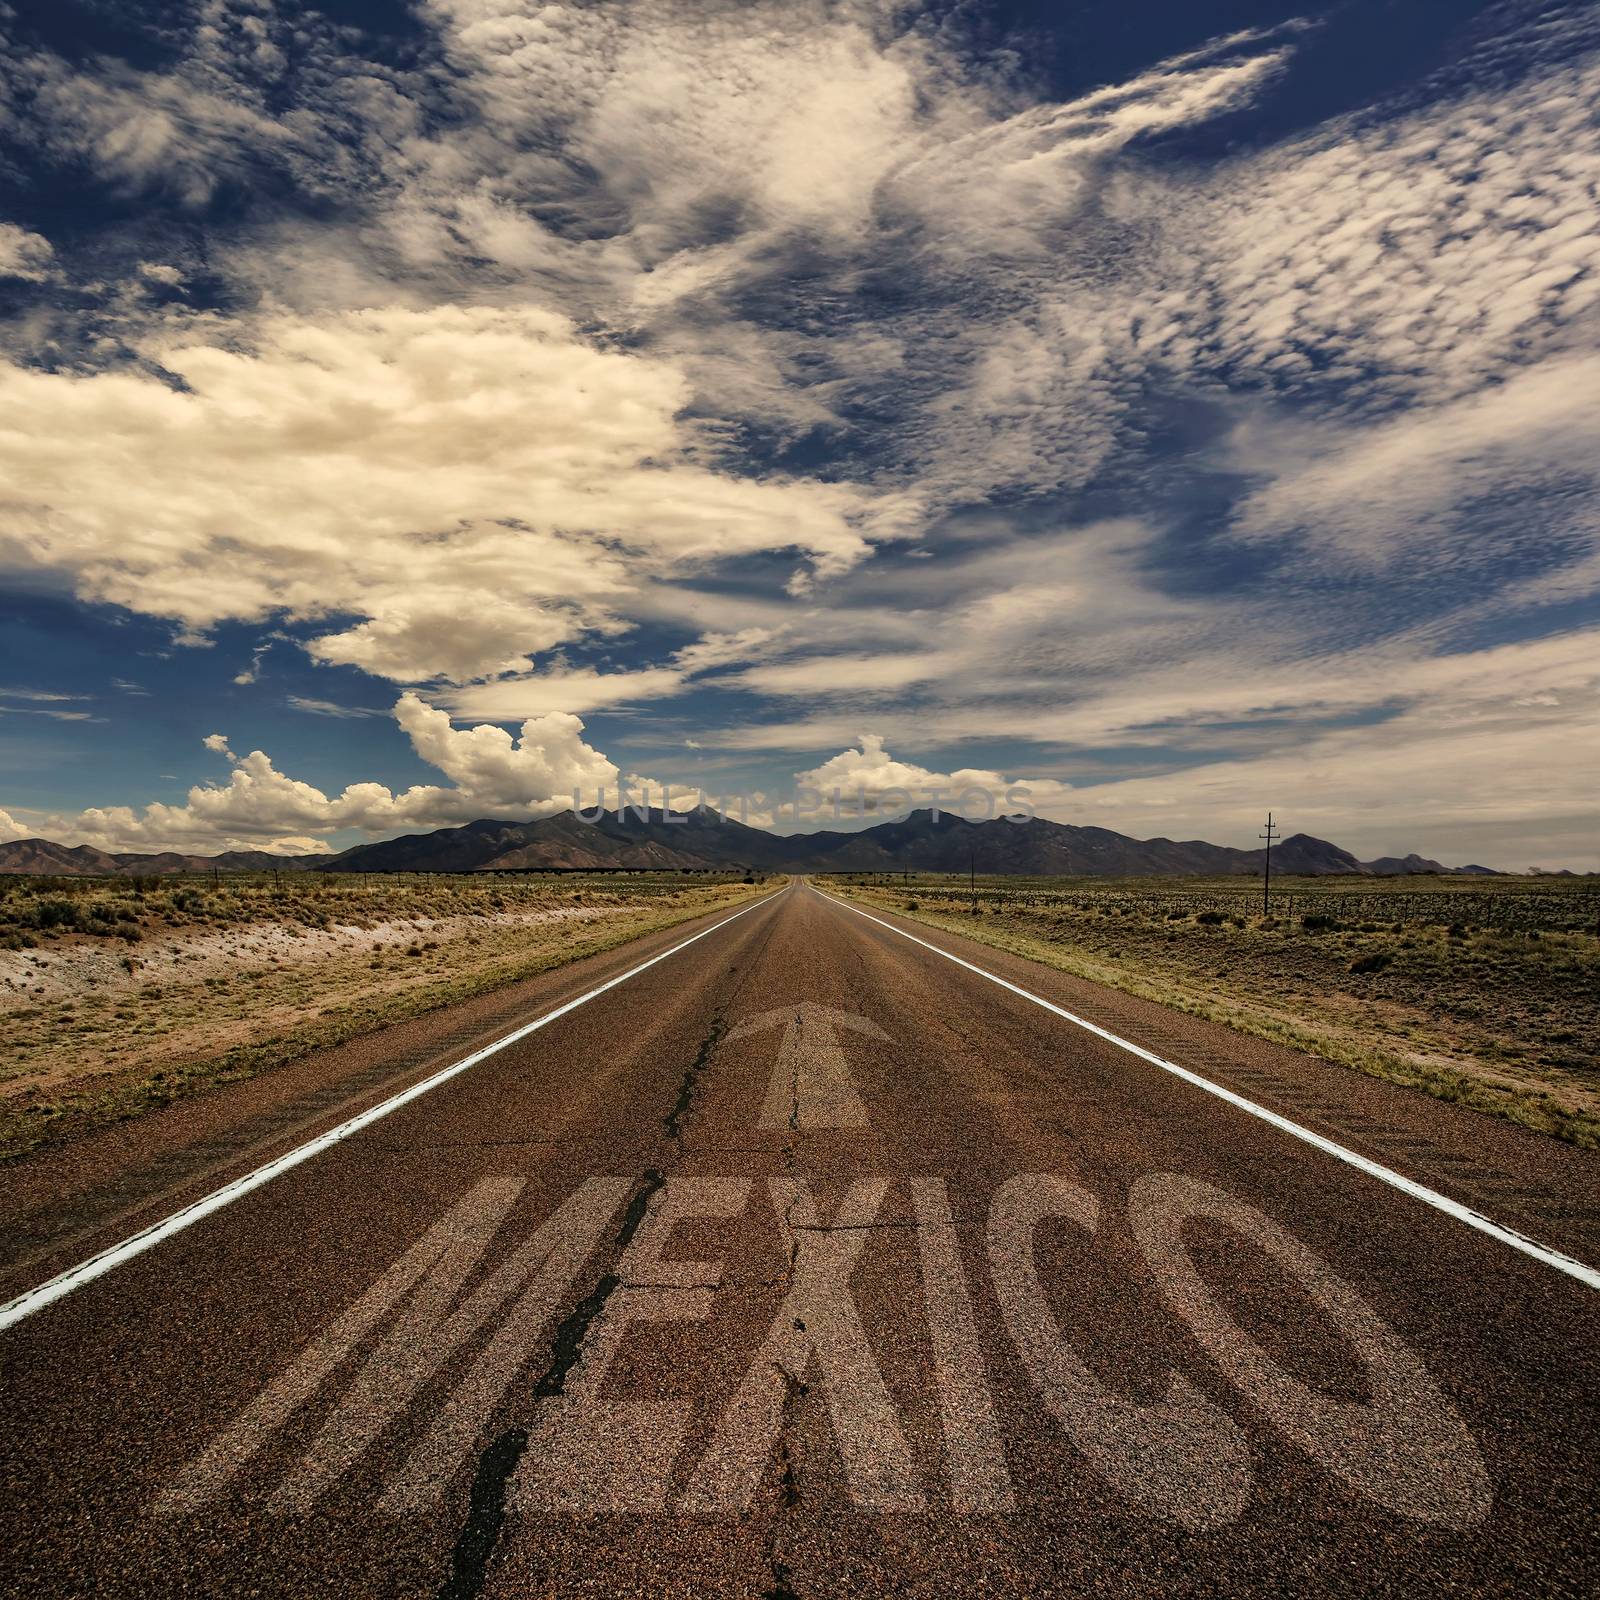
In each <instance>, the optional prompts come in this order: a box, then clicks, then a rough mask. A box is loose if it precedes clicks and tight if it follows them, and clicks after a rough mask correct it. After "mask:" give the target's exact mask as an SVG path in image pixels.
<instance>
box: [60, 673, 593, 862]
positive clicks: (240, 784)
mask: <svg viewBox="0 0 1600 1600" xmlns="http://www.w3.org/2000/svg"><path fill="white" fill-rule="evenodd" d="M394 716H395V720H396V722H397V723H398V724H399V725H400V727H401V728H402V730H403V731H404V732H405V734H406V736H407V737H408V738H409V740H410V741H411V746H412V749H413V750H414V751H415V752H416V754H417V755H418V756H419V757H420V758H421V759H422V760H423V761H425V762H427V763H428V764H429V765H430V766H432V767H435V768H437V769H438V770H439V771H440V772H441V773H443V774H444V775H445V777H447V778H448V779H450V780H451V786H449V787H445V786H442V785H431V784H416V785H413V786H412V787H411V788H409V789H406V790H403V791H401V792H399V793H395V792H393V791H391V790H390V789H388V788H387V787H385V786H384V785H383V784H380V783H352V784H349V785H347V786H346V788H345V789H344V790H343V791H342V792H341V793H339V794H336V795H329V794H326V793H324V792H323V791H322V790H321V789H318V788H316V787H315V786H314V785H312V784H309V783H306V782H303V781H302V780H300V779H297V778H293V777H290V776H289V775H288V774H286V773H284V772H281V771H279V769H278V768H277V766H276V765H275V764H274V763H273V760H272V758H271V757H270V756H268V755H267V754H266V753H265V752H264V751H261V750H252V751H251V752H250V753H249V754H248V755H245V756H238V755H235V754H234V753H233V752H232V751H231V750H230V749H229V747H228V741H227V738H226V737H225V736H224V735H223V734H220V733H213V734H208V735H207V736H206V738H205V739H204V740H203V741H202V742H203V744H204V745H205V748H206V749H207V750H210V751H212V752H213V753H215V754H219V755H223V756H226V758H227V760H228V762H229V765H230V766H231V768H232V771H231V772H230V773H229V775H228V781H227V782H226V783H225V784H196V785H195V786H194V787H193V788H191V789H190V790H189V793H188V796H187V798H186V800H185V803H184V804H183V805H181V806H177V805H169V804H165V803H162V802H155V803H152V804H150V805H147V806H145V807H143V809H142V810H135V809H134V808H133V807H130V806H108V807H98V806H96V807H90V808H89V809H87V810H85V811H82V812H80V813H78V814H77V815H75V816H56V817H51V818H49V819H47V820H46V822H45V823H44V824H43V831H44V832H45V833H47V834H48V835H49V836H50V837H52V838H56V839H61V840H65V841H67V842H71V843H81V844H93V845H98V846H100V847H101V848H103V849H111V850H184V851H193V850H201V851H214V850H225V849H236V848H267V849H276V850H279V851H280V852H288V853H294V852H295V851H297V850H299V849H300V848H301V847H302V846H303V845H305V843H306V841H307V840H308V839H309V840H312V841H315V840H316V838H317V836H318V835H323V834H328V833H335V832H338V831H339V830H341V829H347V828H351V829H359V830H361V831H363V832H365V833H369V834H382V833H394V832H397V831H399V830H400V829H403V828H416V829H426V828H437V827H445V826H449V825H451V824H454V823H461V822H471V821H474V820H476V819H478V818H480V817H484V816H504V817H508V818H514V819H518V820H529V819H533V818H537V817H544V816H549V815H551V814H553V813H554V812H557V811H563V810H566V809H568V808H569V807H570V806H572V805H573V804H574V802H575V800H576V799H577V798H578V797H579V795H580V791H581V793H582V794H584V795H588V796H589V797H590V798H589V800H588V801H587V802H586V803H590V804H592V803H593V798H592V797H593V793H594V791H595V790H596V789H598V788H599V787H601V786H603V785H604V786H614V785H615V784H616V781H617V777H618V771H617V768H616V766H615V765H614V764H613V763H612V762H610V761H609V760H607V758H606V757H605V756H604V755H602V754H601V753H600V752H599V751H597V750H595V749H593V748H592V747H591V746H589V745H587V744H585V743H584V741H583V737H582V735H583V722H582V721H581V719H579V718H578V717H575V716H571V715H569V714H566V713H563V712H552V713H549V714H548V715H545V716H541V717H530V718H529V719H528V720H527V721H525V722H524V723H523V724H522V727H521V729H520V730H519V732H518V733H517V734H516V735H512V734H510V733H508V732H507V731H506V730H505V729H504V728H497V727H493V726H490V725H487V724H486V725H482V726H478V727H473V728H460V729H458V728H454V727H452V726H451V723H450V718H449V715H448V714H447V713H446V712H444V711H441V710H439V709H437V708H436V707H433V706H429V705H426V704H425V703H424V702H423V701H422V700H421V699H419V698H418V697H417V696H416V695H415V694H410V693H407V694H404V695H402V696H401V697H400V699H399V700H398V701H397V702H396V704H395V707H394ZM317 848H326V846H325V845H318V846H317Z"/></svg>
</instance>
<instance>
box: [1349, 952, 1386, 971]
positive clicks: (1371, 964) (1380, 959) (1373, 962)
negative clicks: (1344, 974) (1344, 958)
mask: <svg viewBox="0 0 1600 1600" xmlns="http://www.w3.org/2000/svg"><path fill="white" fill-rule="evenodd" d="M1393 960H1394V957H1393V956H1392V955H1390V954H1389V952H1388V951H1387V950H1374V951H1373V952H1372V954H1371V955H1369V956H1362V957H1360V958H1359V959H1358V960H1356V961H1352V962H1351V963H1350V970H1351V971H1352V972H1382V971H1383V969H1384V968H1385V967H1386V966H1388V965H1389V963H1390V962H1391V961H1393Z"/></svg>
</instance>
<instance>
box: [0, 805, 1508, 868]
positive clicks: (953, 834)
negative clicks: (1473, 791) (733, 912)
mask: <svg viewBox="0 0 1600 1600" xmlns="http://www.w3.org/2000/svg"><path fill="white" fill-rule="evenodd" d="M1262 861H1263V853H1262V851H1260V850H1235V849H1232V848H1230V847H1229V846H1227V845H1220V844H1207V843H1206V842H1205V841H1204V840H1203V839H1186V840H1181V841H1179V840H1173V839H1132V838H1129V837H1128V836H1127V835H1126V834H1121V833H1114V832H1112V831H1111V830H1110V829H1109V828H1087V827H1079V826H1076V825H1075V824H1072V823H1065V822H1046V821H1045V820H1044V819H1043V818H1039V817H1035V818H1030V819H1029V820H1027V821H1012V820H1008V819H1005V818H997V819H995V820H993V821H989V822H968V821H967V820H966V819H965V818H964V817H959V816H952V815H950V814H949V813H948V812H939V813H935V812H932V811H914V812H912V814H911V815H910V816H909V817H907V818H905V819H904V820H903V821H898V822H880V823H879V824H877V826H875V827H871V828H864V829H861V830H860V831H859V832H854V833H844V832H832V833H827V832H824V833H800V834H789V835H783V834H776V833H769V832H767V831H766V830H765V829H764V828H752V827H749V826H747V825H746V824H744V823H742V822H738V821H735V820H734V819H733V818H732V817H724V816H723V815H722V814H721V813H720V812H717V811H714V810H712V809H711V808H710V807H706V806H701V807H697V808H696V809H695V810H693V811H687V812H674V813H671V814H668V813H664V812H662V811H660V810H656V809H652V810H650V811H649V812H648V813H643V814H641V812H639V811H636V810H630V811H628V812H626V813H622V814H618V813H616V812H604V813H602V814H601V816H600V817H599V818H598V819H597V820H595V821H594V822H588V821H585V820H581V819H580V818H579V817H578V816H577V815H576V814H574V813H573V812H571V811H563V812H559V813H557V814H556V815H555V816H553V817H545V818H543V819H541V820H540V821H538V822H502V821H495V820H490V819H485V820H483V821H481V822H469V823H467V824H465V825H464V826H462V827H459V828H438V829H435V830H434V831H433V832H431V833H415V834H407V835H405V836H404V837H402V838H398V839H384V840H381V841H379V842H378V843H376V844H359V845H356V846H354V847H353V848H351V849H349V850H343V851H340V852H339V853H338V854H336V855H314V856H281V855H273V854H272V853H270V852H269V851H265V850H228V851H224V852H223V853H222V854H221V855H216V856H201V855H182V854H178V853H176V852H172V851H167V852H164V853H161V854H157V855H140V854H136V853H132V854H130V853H123V852H111V851H105V850H98V849H96V848H94V847H93V846H92V845H61V844H55V843H53V842H52V841H50V840H48V839H18V840H16V841H15V842H13V843H11V844H0V873H31V874H37V875H41V876H49V875H59V876H72V877H89V876H96V877H102V876H103V877H145V876H163V875H169V874H173V873H182V872H212V871H218V872H263V871H274V870H275V871H279V872H505V871H540V870H543V871H552V870H557V871H561V870H564V871H577V870H583V869H590V870H594V869H605V868H626V869H632V870H640V869H655V870H657V871H668V872H671V871H702V872H703V871H724V872H725V871H728V870H731V869H743V868H749V869H753V870H756V871H768V872H774V871H775V872H900V871H913V872H966V871H969V870H976V871H978V872H982V873H997V874H1015V875H1020V876H1033V875H1040V876H1043V875H1050V876H1056V875H1061V876H1065V875H1068V874H1072V873H1089V874H1100V875H1105V876H1108V877H1146V876H1162V877H1181V876H1189V875H1213V874H1230V873H1237V874H1241V875H1243V874H1256V875H1259V874H1260V872H1261V869H1262ZM1272 866H1273V870H1274V871H1275V872H1282V873H1294V874H1304V875H1311V876H1326V875H1329V874H1366V875H1369V876H1375V877H1395V876H1399V875H1402V874H1405V873H1413V872H1466V873H1480V874H1492V873H1493V871H1494V869H1493V868H1491V867H1480V866H1464V867H1445V866H1443V865H1441V864H1440V863H1439V862H1437V861H1431V860H1429V859H1427V858H1426V857H1423V856H1419V855H1408V856H1383V857H1380V858H1379V859H1378V860H1376V861H1360V860H1357V858H1356V857H1355V856H1353V855H1352V854H1351V853H1350V852H1349V851H1348V850H1341V849H1340V848H1339V847H1338V846H1337V845H1333V844H1329V843H1328V842H1327V841H1326V840H1325V839H1315V838H1312V837H1311V835H1309V834H1305V833H1296V834H1292V835H1290V836H1289V837H1288V838H1286V839H1284V840H1282V841H1281V842H1280V843H1279V844H1278V845H1277V846H1276V847H1275V848H1274V850H1273V852H1272Z"/></svg>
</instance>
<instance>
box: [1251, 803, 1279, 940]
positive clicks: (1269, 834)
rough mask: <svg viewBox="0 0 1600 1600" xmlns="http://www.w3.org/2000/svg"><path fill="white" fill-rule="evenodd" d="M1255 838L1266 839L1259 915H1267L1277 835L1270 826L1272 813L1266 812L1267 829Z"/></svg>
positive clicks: (1268, 912) (1270, 898) (1270, 899)
mask: <svg viewBox="0 0 1600 1600" xmlns="http://www.w3.org/2000/svg"><path fill="white" fill-rule="evenodd" d="M1256 837H1257V838H1259V839H1265V840H1266V841H1267V859H1266V867H1265V870H1264V871H1263V872H1262V875H1261V915H1262V916H1264V917H1265V916H1269V915H1270V914H1271V913H1270V911H1269V909H1268V908H1269V907H1270V905H1271V903H1272V841H1273V840H1274V839H1276V838H1277V837H1278V830H1277V829H1275V828H1274V827H1273V826H1272V813H1271V812H1270V811H1269V812H1268V813H1267V831H1266V832H1265V833H1261V834H1257V835H1256Z"/></svg>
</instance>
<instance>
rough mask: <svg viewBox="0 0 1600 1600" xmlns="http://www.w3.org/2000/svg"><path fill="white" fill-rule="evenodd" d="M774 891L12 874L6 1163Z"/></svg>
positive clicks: (597, 883) (486, 880)
mask: <svg viewBox="0 0 1600 1600" xmlns="http://www.w3.org/2000/svg"><path fill="white" fill-rule="evenodd" d="M768 887H771V885H770V883H752V882H750V881H748V880H745V881H739V879H738V878H737V877H736V876H735V875H734V874H731V873H730V874H721V875H706V874H701V875H688V874H681V873H649V874H637V873H584V874H570V873H569V874H552V875H548V876H547V875H542V874H541V875H517V876H504V877H502V876H495V875H480V876H475V875H465V874H463V875H460V876H453V875H452V876H445V875H434V874H404V875H400V874H397V875H394V876H383V877H378V876H357V875H349V876H326V877H324V876H322V875H320V874H318V875H314V876H313V875H309V874H304V875H302V874H292V875H291V874H287V873H286V874H283V875H282V877H281V878H277V877H274V876H273V875H270V874H264V875H248V876H247V875H240V876H236V877H220V878H218V879H216V880H213V879H211V878H209V877H208V878H189V879H173V878H162V879H147V880H138V879H60V878H40V879H29V878H10V879H5V878H0V1038H3V1039H4V1041H5V1044H4V1048H3V1050H0V1159H5V1158H7V1157H10V1156H15V1155H18V1154H20V1153H22V1152H24V1151H26V1150H30V1149H33V1148H36V1147H37V1146H39V1145H41V1144H47V1143H56V1142H59V1141H61V1140H64V1139H67V1138H70V1137H72V1136H75V1135H76V1134H78V1133H81V1132H83V1131H85V1130H87V1129H90V1128H94V1127H98V1126H101V1125H103V1124H105V1123H107V1122H112V1121H118V1120H122V1119H124V1118H127V1117H131V1116H135V1115H137V1114H139V1113H140V1112H142V1111H145V1110H148V1109H150V1108H152V1107H154V1106H158V1105H163V1104H167V1103H169V1102H170V1101H173V1100H176V1099H180V1098H182V1097H184V1096H186V1095H189V1094H193V1093H195V1092H197V1091H199V1090H204V1089H207V1088H210V1087H212V1086H214V1085H217V1084H222V1083H232V1082H238V1081H240V1080H242V1079H245V1078H250V1077H254V1076H255V1075H256V1074H258V1073H260V1072H263V1071H267V1070H270V1069H272V1068H274V1067H278V1066H282V1065H283V1064H285V1063H287V1062H289V1061H292V1060H294V1059H296V1058H297V1057H299V1056H301V1055H304V1054H305V1053H306V1052H307V1051H309V1050H313V1049H317V1048H321V1047H324V1046H327V1045H332V1044H338V1043H341V1042H343V1041H345V1040H348V1039H352V1038H355V1037H357V1036H359V1035H361V1034H363V1033H368V1032H371V1031H373V1030H374V1029H377V1028H381V1027H384V1026H387V1025H388V1024H390V1023H393V1022H398V1021H401V1020H403V1019H404V1018H406V1017H412V1016H416V1015H419V1014H420V1013H422V1012H425V1011H430V1010H434V1009H436V1008H438V1007H440V1006H444V1005H449V1004H451V1003H453V1002H455V1001H458V1000H463V999H467V998H469V997H470V996H472V995H476V994H481V993H484V992H485V991H487V990H490V989H494V988H498V987H500V986H502V985H505V984H508V983H513V982H516V981H517V980H519V979H522V978H527V977H531V976H533V975H534V974H536V973H539V972H543V971H546V970H548V969H549V968H552V967H556V966H561V965H564V964H565V963H567V962H570V961H576V960H579V959H581V958H583V957H585V956H589V955H595V954H598V953H600V952H602V951H605V950H609V949H612V948H614V947H615V946H617V945H619V944H623V943H625V942H626V941H627V940H629V939H633V938H637V937H638V936H639V935H641V934H644V933H649V932H652V931H653V930H655V929H659V928H665V927H670V926H672V925H673V924H674V923H678V922H683V921H685V920H687V919H688V918H691V917H695V916H699V915H701V914H702V913H704V912H707V911H714V910H716V909H718V908H719V907H722V906H731V905H733V904H736V903H737V902H739V901H742V900H747V899H749V898H750V897H751V896H752V895H755V894H759V893H762V892H764V890H765V889H766V888H768Z"/></svg>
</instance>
